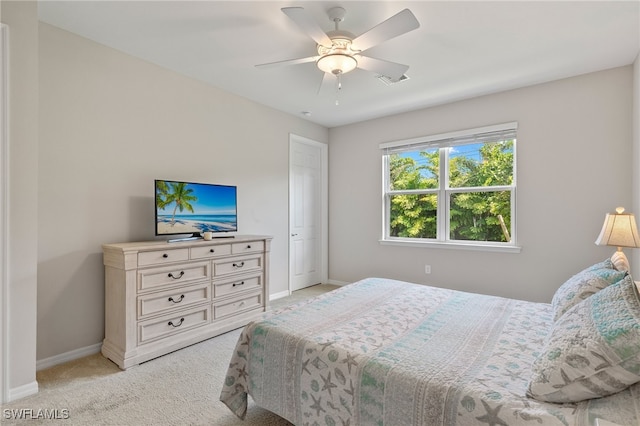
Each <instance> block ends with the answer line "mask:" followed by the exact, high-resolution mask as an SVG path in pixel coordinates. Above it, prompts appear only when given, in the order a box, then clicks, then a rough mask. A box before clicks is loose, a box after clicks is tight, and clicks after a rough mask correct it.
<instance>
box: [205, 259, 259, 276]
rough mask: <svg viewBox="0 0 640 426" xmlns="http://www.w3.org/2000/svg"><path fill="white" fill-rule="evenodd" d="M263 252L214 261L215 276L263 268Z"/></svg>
mask: <svg viewBox="0 0 640 426" xmlns="http://www.w3.org/2000/svg"><path fill="white" fill-rule="evenodd" d="M262 262H263V257H262V254H257V255H253V256H242V257H236V258H233V259H219V260H214V261H213V276H214V277H220V276H224V275H230V274H238V273H244V272H251V271H261V270H262V266H263V265H262Z"/></svg>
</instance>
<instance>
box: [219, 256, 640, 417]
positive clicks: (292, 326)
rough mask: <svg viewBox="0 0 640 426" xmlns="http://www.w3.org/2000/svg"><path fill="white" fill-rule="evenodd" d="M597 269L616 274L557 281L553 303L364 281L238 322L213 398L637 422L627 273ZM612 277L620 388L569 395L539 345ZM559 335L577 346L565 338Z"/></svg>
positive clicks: (315, 410) (316, 410) (241, 404)
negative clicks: (620, 302) (618, 301)
mask: <svg viewBox="0 0 640 426" xmlns="http://www.w3.org/2000/svg"><path fill="white" fill-rule="evenodd" d="M594 266H595V265H594ZM607 266H609V265H607ZM588 269H589V268H587V269H585V271H587V270H588ZM611 269H613V268H611ZM585 271H582V273H583V274H584V272H585ZM577 275H579V274H577ZM625 276H626V278H625V279H624V280H621V279H620V277H625ZM607 279H609V281H614V280H616V282H615V283H614V282H606V283H605V284H602V283H599V284H598V285H596V287H598V286H599V287H600V288H596V289H595V290H594V289H593V288H588V289H586V290H585V289H584V288H583V287H584V285H583V286H582V287H581V291H576V290H575V288H574V287H576V285H573V286H568V287H571V288H568V289H567V288H565V289H564V292H563V291H561V290H562V287H561V289H559V291H558V294H557V295H556V296H554V303H552V304H545V303H532V302H526V301H520V300H512V299H506V298H501V297H495V296H487V295H480V294H472V293H465V292H460V291H454V290H449V289H443V288H437V287H428V286H424V285H418V284H411V283H406V282H401V281H396V280H390V279H381V278H368V279H364V280H362V281H359V282H357V283H353V284H349V285H347V286H344V287H341V288H338V289H336V290H334V291H332V292H330V293H326V294H324V295H321V296H318V297H316V298H313V299H311V300H308V301H305V302H302V303H299V304H296V305H293V306H289V307H287V308H284V309H282V310H280V311H277V312H271V313H267V314H265V317H264V318H263V319H262V320H259V321H255V322H252V323H250V324H248V325H247V326H246V327H245V329H244V330H243V331H242V333H241V335H240V337H239V340H238V343H237V346H236V348H235V351H234V353H233V356H232V359H231V362H230V365H229V369H228V373H227V376H226V378H225V383H224V386H223V390H222V393H221V396H220V399H221V401H223V402H224V403H225V404H226V405H227V406H228V407H229V408H230V409H231V410H232V411H233V412H234V413H235V414H236V415H237V416H238V417H239V418H241V419H243V418H244V417H245V415H246V411H247V398H248V395H251V397H252V398H253V400H254V401H255V403H256V404H257V405H259V406H261V407H263V408H265V409H267V410H270V411H272V412H274V413H276V414H278V415H279V416H281V417H283V418H285V419H287V420H288V421H290V422H292V423H294V424H296V425H303V424H304V425H306V424H310V425H312V424H319V425H325V424H327V425H369V424H376V425H486V424H489V425H538V424H543V425H594V424H596V419H606V420H608V421H611V422H614V423H615V424H619V425H625V426H627V425H628V426H631V425H638V424H640V421H639V419H640V415H639V413H640V383H635V384H633V382H634V381H635V382H638V381H640V355H639V356H636V355H632V356H631V358H629V357H628V356H627V355H628V353H629V347H628V346H629V345H631V346H633V345H635V346H638V347H640V296H638V290H637V289H636V287H635V285H634V284H633V281H631V279H630V277H629V276H628V275H627V274H626V273H625V274H624V276H623V275H619V276H617V277H609V278H607ZM569 281H571V280H569ZM569 281H568V282H569ZM587 281H589V280H587ZM596 281H597V280H596ZM620 281H625V282H627V285H626V287H625V291H626V292H627V293H628V294H627V295H626V296H624V297H626V299H629V300H626V301H625V303H626V304H627V305H629V303H630V304H631V306H630V308H629V309H631V313H630V314H629V312H626V311H625V312H624V314H623V316H624V317H625V321H626V323H625V324H626V327H627V328H629V329H630V330H631V331H630V332H628V333H627V332H626V331H625V333H622V335H623V337H624V338H625V339H626V340H625V342H626V344H627V346H626V347H625V348H624V349H623V351H627V352H625V353H626V354H627V355H624V356H623V358H624V357H626V358H625V360H624V361H625V362H626V364H624V363H623V364H624V365H623V367H624V368H627V370H630V371H631V373H629V372H628V371H627V370H624V368H623V370H622V373H620V371H616V372H614V373H613V376H615V377H614V378H616V380H615V382H616V383H614V384H618V387H620V388H621V389H605V390H603V389H601V387H600V386H599V385H598V386H596V388H597V390H598V391H601V392H604V393H605V394H606V393H609V394H607V395H606V396H601V397H593V395H589V394H588V393H589V392H591V391H593V389H592V387H593V386H594V384H593V383H591V382H589V383H588V384H587V385H586V388H587V390H586V391H585V389H584V388H585V385H584V383H582V385H583V386H582V388H579V389H577V390H578V392H577V394H580V392H582V395H580V397H581V398H582V397H585V395H584V392H587V399H584V400H581V401H579V402H571V401H570V399H571V397H570V396H569V397H567V395H566V393H567V392H565V390H566V389H565V388H566V386H565V387H563V384H564V385H566V382H567V375H569V376H571V375H572V374H573V375H575V374H576V372H575V371H572V370H571V367H569V366H567V365H565V366H564V367H563V368H561V369H560V370H561V371H560V372H559V374H560V376H558V377H556V376H554V374H555V373H556V372H554V371H552V370H550V369H548V368H547V367H549V366H548V365H547V364H548V363H549V362H548V361H549V359H550V358H552V357H550V356H549V351H551V353H554V352H553V351H554V350H556V351H557V347H555V348H551V347H549V345H550V344H551V343H550V340H553V337H552V336H551V335H552V334H553V332H554V331H555V328H556V327H559V326H558V323H560V322H561V320H562V319H566V316H567V315H568V316H569V320H571V321H573V323H572V324H573V326H572V325H571V324H569V325H567V324H564V327H568V328H569V329H570V330H574V331H575V329H576V320H581V321H584V319H580V318H579V317H580V315H579V314H576V312H574V311H580V309H577V308H580V307H583V306H582V305H584V304H585V303H580V302H585V301H587V300H588V299H592V300H593V301H594V302H590V303H595V296H594V294H600V293H603V294H604V290H602V288H605V287H614V284H615V285H617V286H618V287H620ZM589 282H590V283H591V284H593V282H594V280H593V279H591V281H589ZM628 282H630V283H631V284H630V285H629V284H628ZM582 284H584V283H582ZM563 287H567V283H565V285H563ZM630 287H632V289H631V290H630V289H629V288H630ZM613 297H615V298H621V296H620V295H619V294H618V293H616V294H614V295H613ZM634 297H635V302H634ZM556 299H557V300H556ZM556 302H558V303H556ZM563 302H566V303H564V304H563ZM636 302H637V306H634V305H633V304H634V303H636ZM570 304H572V305H574V306H568V305H570ZM576 306H577V307H576ZM583 308H584V307H583ZM636 308H637V310H634V309H636ZM607 309H609V308H607ZM582 310H583V311H584V309H582ZM615 310H617V311H619V309H615ZM592 311H593V309H591V311H589V312H592ZM634 315H637V316H634ZM571 321H569V322H570V323H571ZM634 321H635V325H634ZM565 322H566V321H565ZM616 324H617V323H616ZM577 328H579V329H582V331H578V333H580V332H582V333H584V330H585V329H587V328H588V327H582V326H578V327H577ZM618 328H619V327H618ZM618 331H619V330H618ZM572 332H573V331H572ZM634 333H635V334H634ZM618 334H620V333H618ZM556 337H557V336H556ZM564 337H566V336H564ZM556 340H557V339H556ZM562 342H563V341H562V339H560V343H558V342H556V345H557V346H558V345H559V346H561V344H562ZM629 342H631V343H629ZM564 344H567V345H568V348H567V349H568V350H572V349H571V348H573V347H577V346H580V345H579V344H577V343H576V341H575V339H574V341H569V342H568V343H567V342H564ZM587 346H588V347H589V348H590V349H593V348H592V347H591V343H588V344H587ZM608 351H609V352H611V353H609V352H607V353H608V356H609V357H612V356H615V353H614V352H615V350H611V348H609V349H608ZM592 352H593V351H592ZM638 352H640V348H638ZM612 354H613V355H612ZM578 356H579V355H576V354H573V355H572V358H571V360H572V362H571V364H572V365H573V364H576V363H577V364H579V365H577V368H578V369H580V368H582V369H583V370H584V368H585V362H586V363H587V364H589V360H588V359H587V358H589V356H590V355H587V356H586V358H585V357H583V358H584V359H582V360H580V358H578ZM634 357H635V358H634ZM630 359H631V361H629V360H630ZM634 359H635V361H636V363H635V364H633V361H634ZM541 360H542V361H541ZM585 360H586V361H585ZM578 361H581V362H582V364H580V362H578ZM592 361H593V360H592ZM630 362H631V364H629V363H630ZM591 364H594V363H593V362H591ZM610 364H611V362H610ZM619 366H620V363H617V364H616V368H618V369H619ZM552 367H553V366H552ZM600 367H601V366H600ZM545 368H547V369H545ZM634 368H635V370H634ZM534 370H535V371H534ZM616 374H618V375H619V374H622V378H623V379H622V380H621V382H624V383H618V382H620V380H618V379H619V377H618V376H616ZM636 376H637V380H636ZM607 377H609V376H607ZM558 381H560V384H558ZM626 382H632V383H626ZM536 386H537V387H536ZM570 386H571V385H570ZM605 387H606V386H605ZM614 387H615V386H614ZM573 391H574V393H576V392H575V391H576V389H573ZM568 393H569V394H570V393H571V390H570V392H568ZM534 394H535V395H537V396H534ZM545 399H551V400H554V399H555V400H558V401H564V402H548V401H546V400H545Z"/></svg>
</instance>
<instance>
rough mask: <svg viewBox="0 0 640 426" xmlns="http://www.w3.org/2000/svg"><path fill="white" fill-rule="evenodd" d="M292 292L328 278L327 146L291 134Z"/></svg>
mask: <svg viewBox="0 0 640 426" xmlns="http://www.w3.org/2000/svg"><path fill="white" fill-rule="evenodd" d="M289 163H290V164H289V168H290V171H289V173H290V174H289V176H290V182H289V185H290V190H289V198H290V200H289V206H290V213H289V230H290V238H291V239H290V245H289V247H290V249H289V253H290V259H289V262H290V283H291V285H290V290H291V291H294V290H299V289H301V288H305V287H309V286H311V285H314V284H319V283H321V282H322V281H325V280H326V278H327V260H326V258H327V257H326V247H327V176H326V170H327V145H325V144H322V143H319V142H315V141H311V140H309V139H306V138H302V137H300V136H296V135H291V138H290V156H289Z"/></svg>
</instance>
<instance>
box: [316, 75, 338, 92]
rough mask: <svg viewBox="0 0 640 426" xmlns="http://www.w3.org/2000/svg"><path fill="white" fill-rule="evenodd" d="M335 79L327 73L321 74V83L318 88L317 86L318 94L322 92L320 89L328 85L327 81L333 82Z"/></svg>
mask: <svg viewBox="0 0 640 426" xmlns="http://www.w3.org/2000/svg"><path fill="white" fill-rule="evenodd" d="M335 78H336V77H335V76H334V75H333V74H329V73H328V72H323V73H322V81H321V82H320V86H318V94H320V92H322V88H323V87H325V86H328V85H329V81H332V80H334V79H335Z"/></svg>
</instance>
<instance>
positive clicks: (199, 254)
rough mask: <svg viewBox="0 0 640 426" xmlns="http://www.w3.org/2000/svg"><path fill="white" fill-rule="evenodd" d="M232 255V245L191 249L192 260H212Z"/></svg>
mask: <svg viewBox="0 0 640 426" xmlns="http://www.w3.org/2000/svg"><path fill="white" fill-rule="evenodd" d="M229 254H231V244H222V245H208V246H202V247H191V259H210V258H212V257H216V256H226V255H229Z"/></svg>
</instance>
